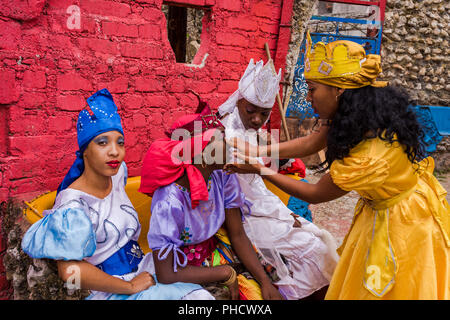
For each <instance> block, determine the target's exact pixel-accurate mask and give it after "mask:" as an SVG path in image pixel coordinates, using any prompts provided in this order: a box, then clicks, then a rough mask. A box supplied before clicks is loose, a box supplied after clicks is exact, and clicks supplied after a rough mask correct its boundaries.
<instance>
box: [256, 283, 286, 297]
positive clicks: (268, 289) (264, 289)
mask: <svg viewBox="0 0 450 320" xmlns="http://www.w3.org/2000/svg"><path fill="white" fill-rule="evenodd" d="M261 293H262V297H263V299H264V300H284V298H283V296H282V295H281V293H280V291H278V289H277V288H275V287H274V285H273V284H272V283H264V284H262V285H261Z"/></svg>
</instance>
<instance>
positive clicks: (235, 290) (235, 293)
mask: <svg viewBox="0 0 450 320" xmlns="http://www.w3.org/2000/svg"><path fill="white" fill-rule="evenodd" d="M228 289H229V290H230V295H231V300H239V283H238V279H237V278H236V280H235V281H234V282H233V284H232V285H230V286H228Z"/></svg>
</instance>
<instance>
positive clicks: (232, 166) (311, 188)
mask: <svg viewBox="0 0 450 320" xmlns="http://www.w3.org/2000/svg"><path fill="white" fill-rule="evenodd" d="M238 157H240V158H243V159H244V160H245V161H246V164H236V163H228V164H226V165H225V167H224V169H225V170H226V171H228V172H236V173H256V174H259V175H261V177H262V178H264V179H266V180H268V181H270V182H271V183H273V184H274V185H275V186H277V187H278V188H280V189H281V190H283V191H284V192H286V193H287V194H290V195H291V196H294V197H296V198H299V199H301V200H303V201H306V202H309V203H313V204H314V203H321V202H327V201H331V200H334V199H337V198H340V197H342V196H344V195H345V194H347V193H348V191H344V190H342V189H341V188H339V187H338V186H337V185H335V184H334V182H333V180H332V179H331V175H330V174H329V173H327V174H325V175H324V176H323V177H322V178H321V179H320V180H319V181H318V182H317V183H316V184H311V183H306V182H303V181H298V180H295V179H292V178H289V177H287V176H285V175H283V174H279V173H277V172H275V171H273V170H272V169H270V168H267V167H265V166H263V165H262V164H260V163H255V161H254V160H253V161H250V158H249V157H245V156H243V155H239V156H238Z"/></svg>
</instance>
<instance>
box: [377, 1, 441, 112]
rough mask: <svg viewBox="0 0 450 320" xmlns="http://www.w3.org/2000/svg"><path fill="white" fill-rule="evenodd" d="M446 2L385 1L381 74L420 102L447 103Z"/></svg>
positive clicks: (426, 103)
mask: <svg viewBox="0 0 450 320" xmlns="http://www.w3.org/2000/svg"><path fill="white" fill-rule="evenodd" d="M449 30H450V2H448V1H446V0H424V1H411V0H389V1H387V4H386V18H385V22H384V30H383V42H382V51H381V55H382V67H383V77H384V78H385V79H387V80H389V81H390V82H391V83H392V84H396V85H401V86H403V87H405V88H407V89H408V90H409V92H410V94H411V96H412V98H414V99H416V100H417V103H418V104H422V105H440V106H450V69H449V66H450V46H449V40H450V38H449Z"/></svg>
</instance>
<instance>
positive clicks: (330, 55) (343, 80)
mask: <svg viewBox="0 0 450 320" xmlns="http://www.w3.org/2000/svg"><path fill="white" fill-rule="evenodd" d="M381 71H382V69H381V58H380V56H379V55H375V54H368V55H366V52H365V50H364V48H363V47H362V46H361V45H360V44H358V43H356V42H353V41H348V40H338V41H333V42H330V43H328V44H326V45H325V44H324V43H323V42H318V43H316V44H315V46H314V49H312V41H311V36H310V35H309V33H307V47H306V59H305V79H307V80H312V81H316V82H320V83H323V84H326V85H330V86H334V87H338V88H343V89H356V88H361V87H365V86H369V85H370V86H373V87H385V86H387V84H388V83H387V82H386V81H376V78H377V77H378V75H379V74H380V73H381Z"/></svg>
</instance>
